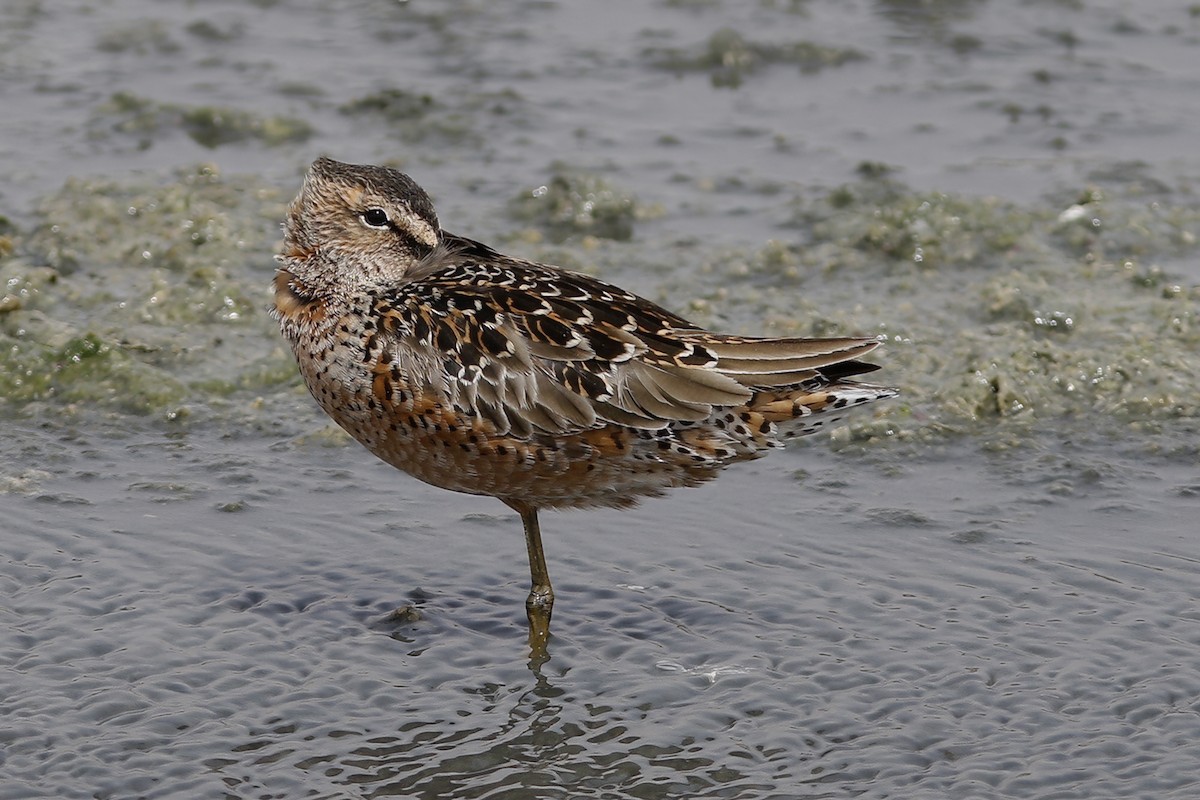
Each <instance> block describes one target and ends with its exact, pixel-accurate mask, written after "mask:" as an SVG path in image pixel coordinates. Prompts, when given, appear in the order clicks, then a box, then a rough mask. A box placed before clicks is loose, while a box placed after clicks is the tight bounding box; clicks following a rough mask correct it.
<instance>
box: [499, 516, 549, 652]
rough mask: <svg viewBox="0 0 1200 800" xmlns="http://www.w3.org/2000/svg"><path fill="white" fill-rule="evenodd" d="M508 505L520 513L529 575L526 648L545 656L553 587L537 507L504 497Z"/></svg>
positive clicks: (526, 604) (526, 602)
mask: <svg viewBox="0 0 1200 800" xmlns="http://www.w3.org/2000/svg"><path fill="white" fill-rule="evenodd" d="M504 502H505V503H506V504H507V505H508V506H509V508H511V509H513V510H514V511H516V512H517V513H518V514H520V515H521V524H522V525H524V526H525V547H526V549H528V551H529V576H530V578H531V579H532V583H533V585H532V587H531V588H530V590H529V597H527V598H526V599H525V613H526V615H527V616H528V617H529V648H530V650H531V651H532V656H533V657H534V658H545V657H546V641H547V640H548V639H549V638H550V613H551V612H552V611H553V610H554V587H553V586H551V585H550V572H549V571H548V570H547V569H546V555H545V553H543V552H542V529H541V528H540V527H539V526H538V517H537V512H538V510H537V508H536V507H535V506H531V505H529V504H528V503H525V502H523V501H520V500H505V501H504Z"/></svg>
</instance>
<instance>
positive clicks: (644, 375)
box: [376, 234, 878, 437]
mask: <svg viewBox="0 0 1200 800" xmlns="http://www.w3.org/2000/svg"><path fill="white" fill-rule="evenodd" d="M447 238H448V241H449V242H450V244H449V245H448V246H447V247H445V248H440V249H439V250H438V251H437V252H436V253H435V254H434V256H431V258H434V257H436V258H438V259H441V263H440V264H425V265H422V267H421V268H420V269H418V270H416V271H415V272H414V274H415V275H416V276H417V277H416V278H415V279H413V280H404V281H401V282H400V283H399V284H397V285H396V286H394V287H393V288H392V289H391V290H390V291H388V292H385V293H381V294H380V296H378V297H377V298H376V311H377V312H378V313H380V314H381V315H382V316H383V318H384V325H383V326H382V328H381V333H383V334H384V335H388V336H392V337H394V338H395V340H396V344H395V346H394V352H395V354H396V355H395V356H394V358H393V363H394V365H395V366H396V367H397V368H399V369H400V370H401V372H405V374H406V377H407V379H408V380H410V381H412V382H415V383H418V384H420V385H425V386H430V387H435V388H436V389H438V390H439V391H440V392H441V393H443V394H444V395H445V397H446V400H447V401H448V402H449V403H451V404H453V405H454V406H455V407H456V408H457V409H459V410H460V411H462V412H464V413H467V414H473V415H476V416H478V417H481V418H483V419H486V420H488V421H489V422H490V423H491V424H492V425H493V426H494V427H495V429H496V431H497V433H498V434H501V435H505V434H507V435H512V436H517V437H529V436H531V435H533V434H534V433H536V432H538V431H541V432H547V433H551V434H561V433H566V432H572V431H579V430H586V429H589V428H593V427H596V426H599V425H603V424H607V423H615V424H618V425H627V426H630V427H635V428H642V429H646V430H655V429H660V428H663V427H665V426H666V425H668V424H671V423H672V422H676V421H692V422H695V421H700V420H703V419H706V418H707V417H708V416H709V415H710V414H711V413H712V410H713V408H720V407H733V406H739V405H743V404H745V403H747V402H748V401H749V400H750V399H751V397H752V395H753V392H752V388H755V387H759V388H769V387H787V386H800V385H803V384H805V383H806V382H813V381H816V382H817V383H816V385H820V384H821V382H822V381H824V379H825V378H824V375H823V373H822V372H821V370H822V369H823V368H826V367H831V368H832V369H836V370H840V374H855V373H856V372H862V371H868V370H869V368H870V365H866V364H861V365H859V366H858V368H853V369H852V366H853V365H855V364H858V362H854V361H853V359H855V358H856V357H858V356H860V355H863V354H865V353H867V352H869V351H870V350H872V349H874V348H875V347H876V346H877V345H878V342H876V341H875V340H874V339H855V338H838V339H799V338H793V339H754V338H750V337H738V336H721V335H717V334H712V333H708V332H706V331H703V330H700V329H699V328H696V327H695V326H693V325H692V324H691V323H689V322H687V321H686V320H684V319H682V318H681V317H678V316H676V315H674V314H672V313H671V312H669V311H666V310H665V309H662V308H660V307H659V306H657V305H655V304H653V303H650V302H649V301H647V300H644V299H642V298H639V297H637V296H635V295H632V294H629V293H628V292H625V291H623V290H621V289H618V288H616V287H614V286H611V285H609V284H606V283H603V282H602V281H599V280H596V279H594V278H590V277H588V276H585V275H579V274H575V273H569V272H563V271H560V270H556V269H553V268H549V267H544V266H541V265H537V264H533V263H531V262H525V261H518V260H515V259H509V258H505V257H503V256H500V255H499V254H496V253H495V252H494V251H491V250H488V249H487V248H484V247H483V245H478V244H477V243H474V242H470V241H469V240H464V239H459V238H458V237H452V236H449V235H448V234H447ZM402 354H404V355H402ZM845 362H849V363H848V364H847V363H845ZM833 365H838V366H836V367H834V366H833Z"/></svg>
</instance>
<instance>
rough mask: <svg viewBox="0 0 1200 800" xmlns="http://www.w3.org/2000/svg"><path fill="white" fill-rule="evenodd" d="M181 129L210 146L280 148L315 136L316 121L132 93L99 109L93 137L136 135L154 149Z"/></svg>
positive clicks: (115, 97)
mask: <svg viewBox="0 0 1200 800" xmlns="http://www.w3.org/2000/svg"><path fill="white" fill-rule="evenodd" d="M177 131H182V132H183V133H185V134H186V135H187V136H188V137H190V138H191V139H192V140H193V141H195V142H196V143H197V144H200V145H202V146H204V147H208V148H217V147H220V146H222V145H228V144H235V143H242V142H259V143H261V144H264V145H267V146H268V147H276V146H279V145H283V144H288V143H292V142H303V141H306V140H308V139H309V137H311V136H312V134H313V129H312V126H311V125H309V124H308V123H307V122H305V121H304V120H301V119H296V118H295V117H288V116H283V115H262V114H257V113H255V112H252V111H245V110H243V109H237V108H224V107H218V106H186V105H182V104H179V103H164V102H159V101H157V100H151V99H149V98H146V97H141V96H138V95H135V94H132V93H130V92H117V93H115V94H113V95H112V96H111V97H110V98H109V99H108V101H107V102H105V103H103V104H101V105H100V106H99V107H98V108H97V109H96V111H95V113H94V114H93V115H92V119H91V121H90V123H89V132H90V135H91V136H92V137H93V138H106V137H109V136H111V135H113V134H114V133H115V134H119V135H124V136H132V137H136V138H137V139H138V140H139V146H141V147H143V148H145V147H150V146H151V145H152V144H153V143H154V140H155V139H157V138H159V137H163V136H167V135H170V134H172V133H174V132H177Z"/></svg>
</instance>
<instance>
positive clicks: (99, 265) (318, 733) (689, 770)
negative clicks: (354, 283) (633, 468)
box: [0, 0, 1200, 800]
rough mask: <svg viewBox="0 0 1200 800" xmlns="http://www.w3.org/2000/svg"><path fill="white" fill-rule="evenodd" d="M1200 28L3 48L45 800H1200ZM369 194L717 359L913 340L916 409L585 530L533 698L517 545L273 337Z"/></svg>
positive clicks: (194, 32) (53, 10) (393, 29)
mask: <svg viewBox="0 0 1200 800" xmlns="http://www.w3.org/2000/svg"><path fill="white" fill-rule="evenodd" d="M1198 25H1200V23H1198V22H1197V17H1196V15H1195V13H1194V10H1189V9H1187V8H1186V7H1181V6H1179V5H1178V4H1172V3H1141V4H1138V7H1137V12H1136V14H1134V12H1133V11H1132V10H1131V7H1126V5H1124V4H1120V3H1093V4H1078V5H1075V4H1070V3H1056V4H1018V5H1014V4H1009V3H998V2H974V3H952V4H937V3H932V4H931V3H906V2H878V3H833V2H825V3H821V2H785V1H784V0H776V2H762V3H735V2H728V0H727V1H726V2H721V1H720V0H711V1H705V0H699V1H698V2H687V1H686V0H685V1H682V2H681V1H679V0H676V1H675V2H661V3H636V4H635V3H631V2H622V3H607V4H555V3H548V2H521V3H511V4H488V3H474V2H450V3H440V4H436V5H433V4H427V3H421V2H409V3H390V4H380V3H365V2H364V3H347V4H331V3H327V2H319V1H318V0H313V1H312V2H306V3H286V4H283V3H272V2H261V3H257V4H254V5H252V6H247V5H245V4H243V3H234V2H207V3H204V4H183V3H180V4H162V3H154V4H150V3H136V2H129V3H119V4H118V3H107V2H87V1H86V0H73V1H71V0H68V2H62V3H54V4H49V3H42V2H36V0H29V2H14V3H7V4H4V6H3V8H0V78H2V79H3V80H2V81H0V82H2V83H3V86H4V89H3V92H4V106H5V111H6V113H5V114H3V115H0V216H3V217H4V219H2V220H0V277H2V279H3V281H5V283H4V287H5V288H3V289H0V291H2V292H7V293H6V294H3V295H0V345H2V347H0V387H2V389H3V391H0V414H3V422H2V429H0V433H2V435H0V520H2V522H0V594H2V596H4V597H5V598H7V602H6V603H4V604H3V608H2V609H0V618H2V619H3V623H4V628H3V630H4V631H5V633H4V635H3V636H0V663H2V664H3V670H2V671H0V797H2V798H14V800H15V799H16V798H22V799H24V798H34V797H46V798H62V797H95V798H133V797H147V798H168V797H172V798H173V797H179V798H195V797H230V798H251V797H254V798H261V797H288V798H293V797H327V798H350V797H384V796H400V797H420V798H433V797H439V798H440V797H454V798H476V797H488V798H502V797H514V798H516V797H521V798H524V797H531V796H536V797H551V798H582V797H594V798H626V797H629V798H676V797H696V798H792V797H845V796H860V797H871V798H884V797H905V798H926V797H928V798H942V797H1003V798H1010V797H1011V798H1088V799H1089V800H1091V799H1093V798H1128V797H1153V798H1156V800H1157V799H1158V798H1181V799H1182V798H1192V797H1194V796H1196V793H1197V790H1198V789H1200V780H1197V778H1196V777H1195V776H1196V775H1200V745H1197V743H1196V742H1197V741H1198V734H1200V700H1198V698H1200V659H1198V658H1197V654H1198V653H1200V600H1198V598H1197V589H1196V586H1197V580H1196V578H1197V574H1198V572H1200V542H1198V541H1197V536H1196V524H1195V519H1196V514H1197V511H1198V510H1200V507H1198V506H1200V467H1198V466H1197V464H1198V461H1197V454H1200V426H1198V425H1197V424H1196V412H1195V409H1194V399H1195V397H1196V396H1197V394H1198V393H1200V370H1198V369H1197V360H1196V357H1195V353H1196V352H1197V347H1200V324H1198V323H1197V311H1198V308H1200V289H1198V288H1197V283H1198V282H1200V267H1198V266H1197V265H1198V264H1200V258H1198V245H1197V234H1198V233H1200V224H1198V221H1200V211H1198V210H1197V204H1196V201H1195V196H1194V187H1195V185H1196V178H1197V176H1200V163H1198V162H1197V160H1196V156H1195V148H1194V142H1195V136H1196V132H1197V131H1198V130H1200V119H1197V117H1196V112H1195V104H1194V103H1193V102H1192V98H1193V97H1194V92H1195V77H1194V68H1193V65H1194V63H1195V57H1196V49H1197V44H1198V43H1200V27H1198ZM319 152H325V153H328V154H330V155H333V156H335V157H338V158H342V159H346V160H362V161H375V162H378V161H385V160H387V161H392V162H394V163H400V164H401V165H403V166H404V167H405V168H406V169H408V170H409V171H410V172H412V173H413V174H414V176H415V177H416V178H417V179H418V180H419V181H420V182H421V183H422V184H424V185H425V186H426V187H427V188H428V189H429V190H430V191H431V193H432V194H433V196H434V198H435V200H436V201H437V204H438V211H439V214H440V216H441V218H442V221H443V223H444V224H445V225H446V227H447V228H449V229H451V230H455V231H459V232H462V233H465V234H469V235H473V236H477V237H479V238H481V239H484V240H485V241H491V242H494V243H497V244H503V245H504V246H505V248H507V249H511V250H514V251H516V252H519V253H522V254H526V255H530V256H534V257H543V258H551V259H554V260H557V261H559V262H560V263H566V264H568V265H570V266H574V267H578V268H583V269H588V270H591V271H594V272H598V273H601V274H603V275H604V277H606V278H608V279H611V280H614V281H616V282H618V283H621V284H623V285H626V286H628V287H629V288H631V289H634V290H637V291H639V292H643V293H645V294H647V295H649V296H650V297H652V298H655V299H657V300H661V301H663V302H665V303H666V304H667V305H669V306H670V307H672V308H674V309H677V310H680V311H683V312H685V313H687V314H689V315H691V316H693V317H695V318H696V319H697V320H698V321H700V322H703V323H705V324H712V325H714V326H718V327H723V328H728V329H733V330H739V331H751V332H757V331H764V330H766V331H774V332H783V333H800V334H809V333H830V332H832V331H846V332H859V333H863V332H865V333H871V332H880V333H885V334H886V335H887V336H888V339H889V341H888V346H887V347H885V348H884V349H883V350H882V351H881V355H880V358H879V361H880V362H881V363H883V364H884V365H885V372H883V373H881V375H883V376H885V378H884V380H886V381H888V382H891V383H894V384H895V385H898V386H900V387H901V388H902V390H903V392H904V394H903V396H902V398H901V399H900V400H898V401H895V402H893V403H890V404H887V407H885V408H881V409H879V411H878V413H877V414H875V415H874V416H872V415H870V414H864V415H863V417H862V418H861V419H860V420H858V421H857V422H856V423H855V424H854V425H853V426H852V427H849V428H840V429H838V430H837V431H835V432H834V435H833V436H832V438H829V437H826V438H823V439H814V440H811V441H807V442H804V443H800V444H798V445H797V446H794V447H790V448H789V449H787V450H786V451H783V452H779V453H773V454H772V455H771V457H770V458H768V459H765V460H762V461H758V462H755V463H752V464H747V465H741V466H739V467H735V468H733V469H731V470H729V471H728V472H727V473H726V474H725V475H724V476H722V478H721V479H720V480H718V481H716V482H714V483H712V484H710V485H707V486H704V487H701V488H698V489H693V490H686V491H680V492H677V493H675V494H673V495H671V496H670V497H668V498H665V499H662V500H655V501H650V502H648V503H646V504H645V505H643V506H641V507H639V508H636V509H634V510H631V511H626V512H609V511H597V512H586V513H571V512H564V513H560V514H546V515H545V516H544V519H543V528H544V531H545V536H546V546H547V556H548V559H549V562H550V569H551V572H552V574H553V576H554V580H555V587H556V591H557V594H558V603H557V605H556V615H555V620H554V633H553V637H552V640H551V643H550V655H551V658H550V660H549V661H548V662H546V663H545V664H542V665H533V666H532V667H531V665H530V664H529V662H528V660H527V648H526V645H525V631H524V611H523V606H522V603H523V598H524V596H525V593H526V591H527V583H528V571H527V568H526V565H525V561H524V550H523V548H522V546H521V534H520V525H519V521H518V520H517V519H516V516H515V515H514V514H512V513H511V512H510V511H509V510H508V509H506V508H505V507H503V506H502V505H501V504H500V503H498V502H497V501H494V500H491V499H488V498H475V497H464V496H460V495H454V494H450V493H447V492H443V491H440V490H436V489H433V488H431V487H427V486H424V485H422V484H419V483H417V482H416V481H414V480H412V479H410V478H408V477H406V476H403V475H401V474H398V473H396V472H395V471H394V470H392V469H391V468H389V467H387V466H385V465H383V464H381V463H377V462H376V461H375V460H374V459H372V458H371V457H370V456H368V455H367V454H366V453H364V452H363V451H362V450H361V449H360V448H358V447H357V446H355V445H353V444H351V443H349V442H347V441H346V439H345V437H343V436H341V435H340V434H338V433H336V432H331V431H330V430H329V429H328V426H327V423H326V422H325V421H324V420H323V418H322V417H321V416H320V414H319V412H318V411H317V410H316V409H315V407H314V405H313V403H312V402H311V401H310V400H309V399H308V398H307V396H306V395H305V394H304V392H303V390H302V389H301V388H300V387H299V381H298V377H297V376H296V373H295V369H294V365H292V364H291V363H290V361H289V358H288V356H287V355H286V354H285V353H284V352H283V351H282V348H281V347H280V342H279V340H278V338H277V334H275V333H274V332H273V330H272V324H271V323H270V321H269V320H268V319H266V317H265V314H264V313H263V309H264V308H265V306H266V304H267V303H268V302H269V297H268V294H267V288H266V287H267V284H268V283H269V280H270V275H271V266H272V265H271V261H270V253H271V251H272V248H273V247H274V239H275V238H277V230H278V228H277V225H276V223H277V220H278V219H279V216H280V213H281V208H282V203H283V202H285V201H286V200H287V199H288V197H289V196H290V195H291V193H292V192H294V190H295V188H296V185H297V182H298V176H299V174H300V172H301V171H302V170H303V168H304V166H305V165H306V164H307V163H308V162H309V161H310V160H311V159H312V158H313V157H314V155H315V154H317V153H319ZM202 161H203V162H210V163H211V164H212V166H210V167H202V168H197V167H196V166H195V165H196V164H197V163H199V162H202ZM864 162H867V163H865V164H864ZM68 180H74V182H73V183H70V184H68V185H67V188H66V189H63V185H64V183H66V182H67V181H68ZM539 186H547V187H548V189H547V192H546V193H542V194H538V195H537V197H543V196H545V197H547V198H548V199H551V200H555V201H556V202H559V203H560V205H558V206H548V205H546V204H539V203H537V202H532V201H531V198H532V199H533V200H536V199H537V197H535V191H534V190H536V189H537V188H538V187H539ZM559 190H561V194H556V193H557V192H559ZM589 193H590V195H589ZM996 197H998V198H999V199H996Z"/></svg>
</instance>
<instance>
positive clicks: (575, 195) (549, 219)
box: [509, 164, 661, 242]
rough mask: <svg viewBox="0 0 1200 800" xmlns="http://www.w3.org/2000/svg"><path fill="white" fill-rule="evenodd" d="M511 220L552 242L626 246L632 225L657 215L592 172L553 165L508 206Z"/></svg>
mask: <svg viewBox="0 0 1200 800" xmlns="http://www.w3.org/2000/svg"><path fill="white" fill-rule="evenodd" d="M509 212H510V214H511V215H512V217H513V218H514V219H517V220H519V221H521V222H524V223H526V224H529V225H534V226H536V227H537V228H538V229H539V230H540V231H542V232H543V233H544V234H545V235H547V236H548V237H549V238H550V239H551V240H553V241H559V242H561V241H564V240H566V239H567V238H569V237H572V236H576V235H586V236H596V237H599V238H602V239H615V240H617V241H628V240H629V239H632V238H633V229H634V223H635V222H637V220H639V219H649V218H651V217H654V216H657V215H658V214H660V213H661V209H659V208H656V207H653V206H642V205H641V204H639V203H638V201H637V199H636V198H635V197H634V196H633V195H632V194H629V193H628V192H623V191H621V190H620V189H618V188H616V187H614V186H613V185H612V184H611V183H610V182H609V181H608V180H606V179H605V178H603V177H601V176H599V175H596V174H595V173H591V172H586V171H583V170H577V169H572V168H570V167H567V166H565V165H563V164H555V165H554V166H553V168H552V174H551V176H550V179H549V180H547V181H546V182H545V183H543V184H541V185H539V186H536V187H531V188H527V189H525V190H523V191H522V192H521V193H520V194H518V195H517V196H516V197H515V198H513V200H512V201H511V202H510V203H509Z"/></svg>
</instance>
